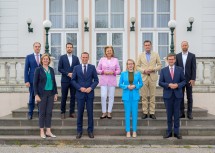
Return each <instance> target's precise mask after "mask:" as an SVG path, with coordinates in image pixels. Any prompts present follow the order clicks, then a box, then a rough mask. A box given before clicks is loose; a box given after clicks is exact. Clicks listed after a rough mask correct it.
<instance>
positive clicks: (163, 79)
mask: <svg viewBox="0 0 215 153" xmlns="http://www.w3.org/2000/svg"><path fill="white" fill-rule="evenodd" d="M170 83H177V84H178V88H176V89H171V88H170V87H169V84H170ZM185 85H186V80H185V77H184V72H183V69H182V68H181V67H179V66H175V70H174V77H173V79H172V77H171V74H170V70H169V66H167V67H165V68H163V69H161V73H160V79H159V86H161V87H163V98H171V96H172V94H173V93H174V94H175V96H176V98H183V92H182V87H184V86H185Z"/></svg>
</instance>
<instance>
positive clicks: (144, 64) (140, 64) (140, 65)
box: [137, 51, 162, 81]
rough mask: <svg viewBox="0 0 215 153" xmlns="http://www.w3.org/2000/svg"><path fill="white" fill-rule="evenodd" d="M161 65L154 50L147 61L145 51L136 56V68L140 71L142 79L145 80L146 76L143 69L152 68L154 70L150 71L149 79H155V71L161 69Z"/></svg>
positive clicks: (156, 77)
mask: <svg viewBox="0 0 215 153" xmlns="http://www.w3.org/2000/svg"><path fill="white" fill-rule="evenodd" d="M161 67H162V64H161V61H160V57H159V55H158V53H156V52H153V51H152V52H151V56H150V61H149V62H148V61H147V59H146V52H145V51H144V52H143V53H141V54H140V56H139V57H138V60H137V70H138V71H140V72H141V74H142V79H143V81H145V80H146V78H147V77H148V75H147V74H143V72H144V70H146V69H153V70H154V71H155V72H153V73H150V76H149V77H151V79H152V80H153V81H156V80H157V79H158V74H157V71H159V70H160V69H161Z"/></svg>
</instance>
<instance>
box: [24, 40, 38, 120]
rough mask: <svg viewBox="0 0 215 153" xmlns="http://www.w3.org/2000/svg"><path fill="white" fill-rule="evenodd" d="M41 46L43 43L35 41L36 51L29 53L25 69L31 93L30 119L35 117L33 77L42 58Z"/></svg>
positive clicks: (26, 82) (25, 76) (27, 84)
mask: <svg viewBox="0 0 215 153" xmlns="http://www.w3.org/2000/svg"><path fill="white" fill-rule="evenodd" d="M40 48H41V44H40V43H39V42H35V43H34V44H33V49H34V53H33V54H29V55H27V56H26V58H25V70H24V78H25V86H26V87H28V88H29V93H30V94H29V103H28V109H29V110H28V119H29V120H31V119H32V118H33V111H34V107H35V96H34V87H33V78H34V71H35V69H36V68H37V67H39V66H40V58H41V54H40Z"/></svg>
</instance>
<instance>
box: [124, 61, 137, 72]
mask: <svg viewBox="0 0 215 153" xmlns="http://www.w3.org/2000/svg"><path fill="white" fill-rule="evenodd" d="M128 62H133V64H134V69H133V70H134V72H135V71H136V64H135V61H134V60H133V59H128V60H127V62H126V70H128Z"/></svg>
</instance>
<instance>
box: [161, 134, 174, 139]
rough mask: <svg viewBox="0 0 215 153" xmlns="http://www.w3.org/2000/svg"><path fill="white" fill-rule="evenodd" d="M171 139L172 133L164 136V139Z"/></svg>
mask: <svg viewBox="0 0 215 153" xmlns="http://www.w3.org/2000/svg"><path fill="white" fill-rule="evenodd" d="M169 137H172V133H170V134H166V135H164V136H163V138H164V139H167V138H169Z"/></svg>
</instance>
